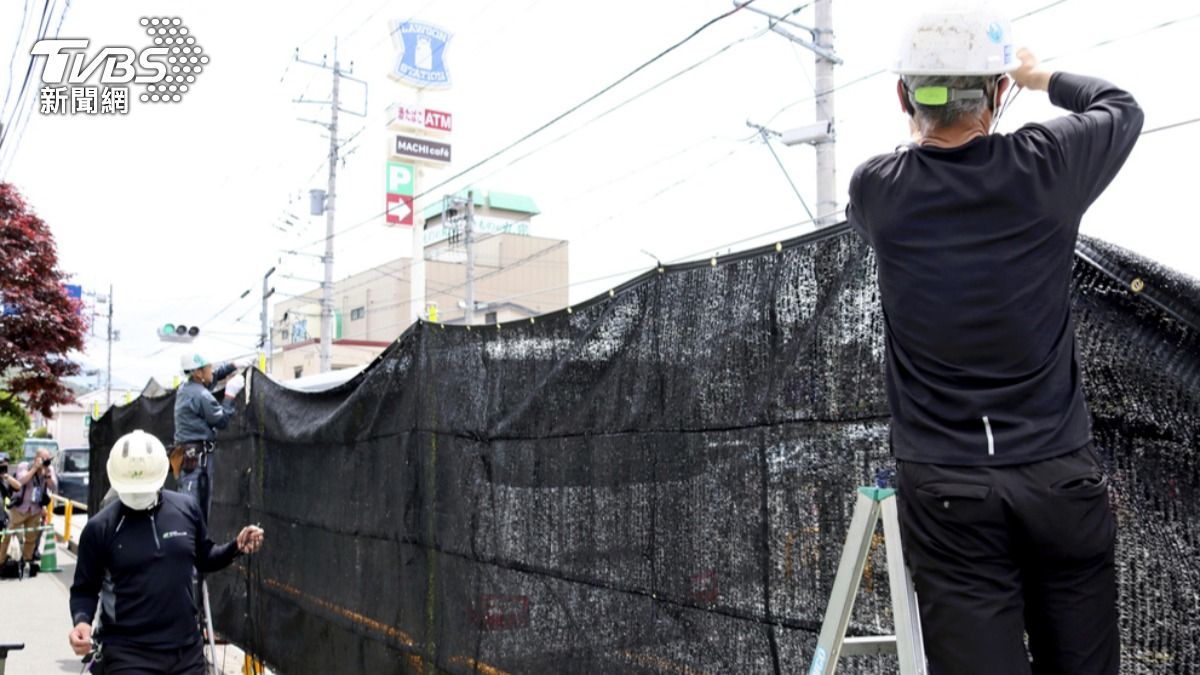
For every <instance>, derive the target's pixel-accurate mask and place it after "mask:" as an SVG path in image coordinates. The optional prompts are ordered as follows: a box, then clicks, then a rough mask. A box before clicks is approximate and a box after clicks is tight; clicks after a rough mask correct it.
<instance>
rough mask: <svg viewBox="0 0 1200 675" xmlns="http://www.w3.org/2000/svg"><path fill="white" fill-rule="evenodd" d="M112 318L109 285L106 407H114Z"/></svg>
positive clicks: (105, 384)
mask: <svg viewBox="0 0 1200 675" xmlns="http://www.w3.org/2000/svg"><path fill="white" fill-rule="evenodd" d="M112 317H113V287H112V284H109V285H108V368H107V371H108V374H107V375H105V376H104V406H105V408H111V407H112V342H113V340H112Z"/></svg>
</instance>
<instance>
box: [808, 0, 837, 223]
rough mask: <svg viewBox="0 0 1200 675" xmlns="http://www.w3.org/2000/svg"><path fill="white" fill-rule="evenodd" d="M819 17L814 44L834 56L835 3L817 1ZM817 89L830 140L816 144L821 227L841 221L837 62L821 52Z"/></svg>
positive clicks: (818, 110)
mask: <svg viewBox="0 0 1200 675" xmlns="http://www.w3.org/2000/svg"><path fill="white" fill-rule="evenodd" d="M814 9H815V11H816V15H817V17H816V18H817V23H816V26H814V27H813V42H814V43H816V46H817V47H818V48H821V49H823V50H825V52H826V53H828V54H832V53H833V0H816V2H815V3H814ZM814 58H815V59H816V65H815V82H814V84H815V85H816V88H817V101H816V104H817V111H816V112H817V119H818V120H828V122H829V130H830V133H829V138H828V139H827V140H823V141H818V142H816V143H815V144H814V147H815V148H816V151H817V222H816V226H817V227H826V226H828V225H832V224H834V223H835V222H837V220H838V218H837V214H836V213H835V211H837V155H836V153H835V152H834V149H835V137H834V135H833V66H834V61H832V60H830V59H829V58H827V57H825V56H824V55H822V54H821V53H820V52H817V53H816V54H815V55H814Z"/></svg>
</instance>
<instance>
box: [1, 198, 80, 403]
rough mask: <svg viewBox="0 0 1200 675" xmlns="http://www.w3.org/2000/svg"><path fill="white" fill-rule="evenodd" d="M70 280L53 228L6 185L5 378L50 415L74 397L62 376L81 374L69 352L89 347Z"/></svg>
mask: <svg viewBox="0 0 1200 675" xmlns="http://www.w3.org/2000/svg"><path fill="white" fill-rule="evenodd" d="M65 282H66V276H65V275H64V274H63V273H62V271H61V270H59V269H58V255H57V253H56V252H55V247H54V237H53V236H51V234H50V228H49V227H47V225H46V223H45V222H43V221H42V219H41V218H38V217H37V215H36V214H34V213H33V211H32V210H30V209H29V208H28V207H27V206H26V204H25V200H24V199H22V198H21V195H20V193H18V192H17V190H16V189H15V188H14V187H13V186H12V185H9V184H8V183H0V302H3V303H4V311H3V312H2V313H0V378H3V388H4V389H5V390H6V391H9V392H12V393H13V394H16V395H18V396H21V397H22V398H24V399H25V401H26V406H27V407H28V408H29V409H30V410H35V411H37V412H39V413H41V414H42V415H45V416H46V417H49V416H51V409H52V408H53V407H54V406H55V405H57V404H60V403H69V402H70V401H72V400H73V398H74V397H73V396H72V394H71V391H70V389H68V388H67V387H66V385H65V384H64V383H63V381H62V378H64V377H67V376H70V375H75V374H77V373H78V372H79V365H78V364H77V363H74V362H72V361H70V360H69V359H68V358H67V353H68V352H70V351H71V350H82V349H83V344H84V334H85V333H86V332H87V322H86V321H85V320H84V318H83V315H82V313H81V312H80V310H81V303H80V302H79V301H78V300H76V299H74V298H71V297H69V296H68V295H67V289H66V287H65V285H64V284H65Z"/></svg>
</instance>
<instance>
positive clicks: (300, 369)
mask: <svg viewBox="0 0 1200 675" xmlns="http://www.w3.org/2000/svg"><path fill="white" fill-rule="evenodd" d="M292 373H293V374H294V375H295V376H296V378H297V379H298V378H299V377H300V376H301V375H303V374H304V366H296V367H295V368H292Z"/></svg>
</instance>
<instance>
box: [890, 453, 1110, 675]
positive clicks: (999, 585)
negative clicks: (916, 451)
mask: <svg viewBox="0 0 1200 675" xmlns="http://www.w3.org/2000/svg"><path fill="white" fill-rule="evenodd" d="M898 475H899V486H900V500H899V509H900V526H901V531H902V533H903V534H902V536H903V537H904V549H905V555H906V557H907V558H908V562H909V566H910V567H911V569H912V574H913V583H914V585H915V586H916V590H917V602H918V603H919V605H920V610H921V623H922V629H923V631H924V636H925V652H926V656H927V658H928V660H929V672H930V675H966V674H970V675H987V674H991V673H995V674H996V675H1024V674H1027V673H1035V674H1037V675H1050V674H1054V675H1100V674H1104V675H1109V674H1112V675H1115V674H1116V672H1117V667H1118V664H1119V659H1120V641H1119V632H1118V629H1117V585H1116V574H1115V569H1114V565H1113V550H1114V544H1115V538H1116V524H1115V522H1114V519H1113V514H1112V509H1111V507H1110V505H1109V500H1108V478H1107V476H1105V475H1104V472H1103V469H1102V468H1101V467H1100V464H1099V462H1098V461H1097V459H1096V455H1095V452H1094V451H1093V449H1092V447H1091V446H1090V445H1089V446H1087V447H1085V448H1082V449H1080V450H1077V451H1075V452H1072V453H1070V454H1067V455H1063V456H1061V457H1056V458H1054V459H1049V460H1046V461H1042V462H1034V463H1031V464H1021V465H1016V466H1004V467H964V466H943V465H934V464H917V463H914V462H898ZM1026 635H1027V636H1028V639H1029V649H1028V651H1026V646H1025V641H1024V638H1025V636H1026ZM1031 660H1032V663H1030V661H1031Z"/></svg>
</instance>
